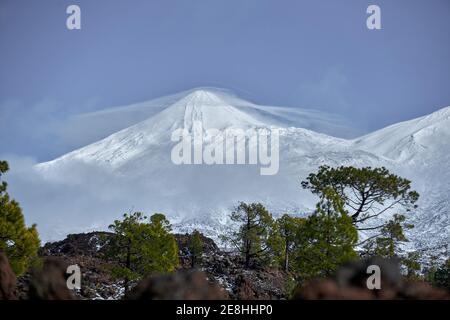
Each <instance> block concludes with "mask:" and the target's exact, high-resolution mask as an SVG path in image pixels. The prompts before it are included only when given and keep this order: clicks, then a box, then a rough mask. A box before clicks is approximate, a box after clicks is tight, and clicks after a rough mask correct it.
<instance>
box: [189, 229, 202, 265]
mask: <svg viewBox="0 0 450 320" xmlns="http://www.w3.org/2000/svg"><path fill="white" fill-rule="evenodd" d="M189 251H190V253H191V268H195V266H196V265H197V263H198V262H199V260H200V259H201V256H202V253H203V241H202V237H201V235H200V232H199V231H198V230H194V231H193V232H192V235H191V239H190V241H189Z"/></svg>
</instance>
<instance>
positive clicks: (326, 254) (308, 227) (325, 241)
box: [295, 188, 358, 279]
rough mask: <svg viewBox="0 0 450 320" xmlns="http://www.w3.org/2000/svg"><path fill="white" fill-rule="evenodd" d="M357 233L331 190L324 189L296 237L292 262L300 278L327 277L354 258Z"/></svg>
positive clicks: (341, 203) (338, 198)
mask: <svg viewBox="0 0 450 320" xmlns="http://www.w3.org/2000/svg"><path fill="white" fill-rule="evenodd" d="M357 240H358V231H357V230H356V228H355V226H354V225H353V221H352V218H351V217H349V216H348V215H347V214H346V212H345V210H344V209H343V202H342V201H341V200H340V197H339V195H337V194H336V193H335V192H334V190H333V189H331V188H329V189H327V190H324V197H323V198H322V200H321V201H320V202H319V203H318V204H317V209H316V212H315V213H314V214H312V215H311V216H309V217H308V218H307V219H306V221H305V222H304V223H303V224H301V226H300V228H299V229H298V232H297V236H296V251H295V263H296V270H298V272H299V274H300V277H301V278H302V279H308V278H312V277H329V276H330V275H332V274H333V273H334V272H335V271H336V269H337V268H338V267H339V266H340V265H342V264H343V263H345V262H347V261H350V260H353V259H355V258H356V257H357V254H356V252H355V251H354V249H353V248H354V246H355V245H356V243H357Z"/></svg>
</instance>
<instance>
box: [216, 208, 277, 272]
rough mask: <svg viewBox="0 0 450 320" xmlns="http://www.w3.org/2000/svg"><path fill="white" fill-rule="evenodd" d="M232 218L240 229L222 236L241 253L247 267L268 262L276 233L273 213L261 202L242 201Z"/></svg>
mask: <svg viewBox="0 0 450 320" xmlns="http://www.w3.org/2000/svg"><path fill="white" fill-rule="evenodd" d="M230 218H231V220H232V221H234V222H236V223H238V224H239V229H238V230H237V231H232V232H231V233H230V234H229V235H226V236H223V237H222V238H223V239H224V240H225V241H228V242H230V243H231V244H232V245H233V246H234V247H235V248H236V249H237V250H238V251H239V252H240V253H241V255H242V256H243V258H244V264H245V268H250V267H252V266H254V265H256V264H264V263H267V261H268V260H270V259H269V253H270V241H271V239H273V235H274V232H273V229H274V225H275V223H274V220H273V218H272V215H271V214H270V213H269V212H268V211H267V209H266V208H265V207H264V206H263V205H262V204H261V203H251V204H246V203H244V202H240V203H239V205H238V206H237V208H236V210H235V211H234V212H232V213H231V216H230Z"/></svg>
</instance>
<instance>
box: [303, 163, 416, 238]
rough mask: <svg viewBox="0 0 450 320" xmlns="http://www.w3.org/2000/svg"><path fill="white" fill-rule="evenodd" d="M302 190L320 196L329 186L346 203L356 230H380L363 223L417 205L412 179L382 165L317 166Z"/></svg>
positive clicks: (407, 209) (377, 227) (410, 208)
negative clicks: (389, 212)
mask: <svg viewBox="0 0 450 320" xmlns="http://www.w3.org/2000/svg"><path fill="white" fill-rule="evenodd" d="M301 184H302V187H303V188H304V189H309V190H311V192H312V193H314V194H317V195H318V196H319V197H323V196H324V191H325V190H327V189H329V188H332V189H333V190H334V191H335V192H336V193H337V194H338V195H339V197H340V198H341V199H342V201H343V202H344V204H345V209H346V210H345V211H346V212H347V214H348V215H350V216H351V218H352V221H353V223H354V224H355V226H357V227H358V230H373V229H380V228H382V225H381V226H376V227H369V228H364V227H363V226H362V225H363V224H364V223H365V222H366V221H368V220H370V219H373V218H376V217H379V216H381V215H382V214H384V213H386V212H388V211H389V210H392V209H397V210H398V209H399V208H403V209H405V210H406V211H407V212H408V211H410V210H412V209H414V208H416V207H417V205H415V203H416V202H417V200H418V199H419V194H418V193H417V192H416V191H412V190H411V181H409V180H407V179H404V178H401V177H399V176H397V175H394V174H392V173H390V172H389V170H387V169H386V168H384V167H381V168H371V167H365V168H354V167H344V166H341V167H339V168H331V167H329V166H321V167H319V171H318V172H317V173H311V174H310V175H309V176H308V178H307V179H306V181H302V183H301Z"/></svg>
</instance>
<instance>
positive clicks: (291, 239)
mask: <svg viewBox="0 0 450 320" xmlns="http://www.w3.org/2000/svg"><path fill="white" fill-rule="evenodd" d="M304 221H305V219H302V218H297V217H292V216H290V215H287V214H284V215H283V216H282V217H281V218H279V219H278V220H277V226H278V231H279V233H280V237H281V239H282V244H281V252H282V265H283V270H284V271H285V272H288V271H289V266H290V261H289V257H290V255H291V253H292V251H293V250H294V245H295V237H296V234H297V233H298V229H299V228H300V226H301V225H302V223H304Z"/></svg>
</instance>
